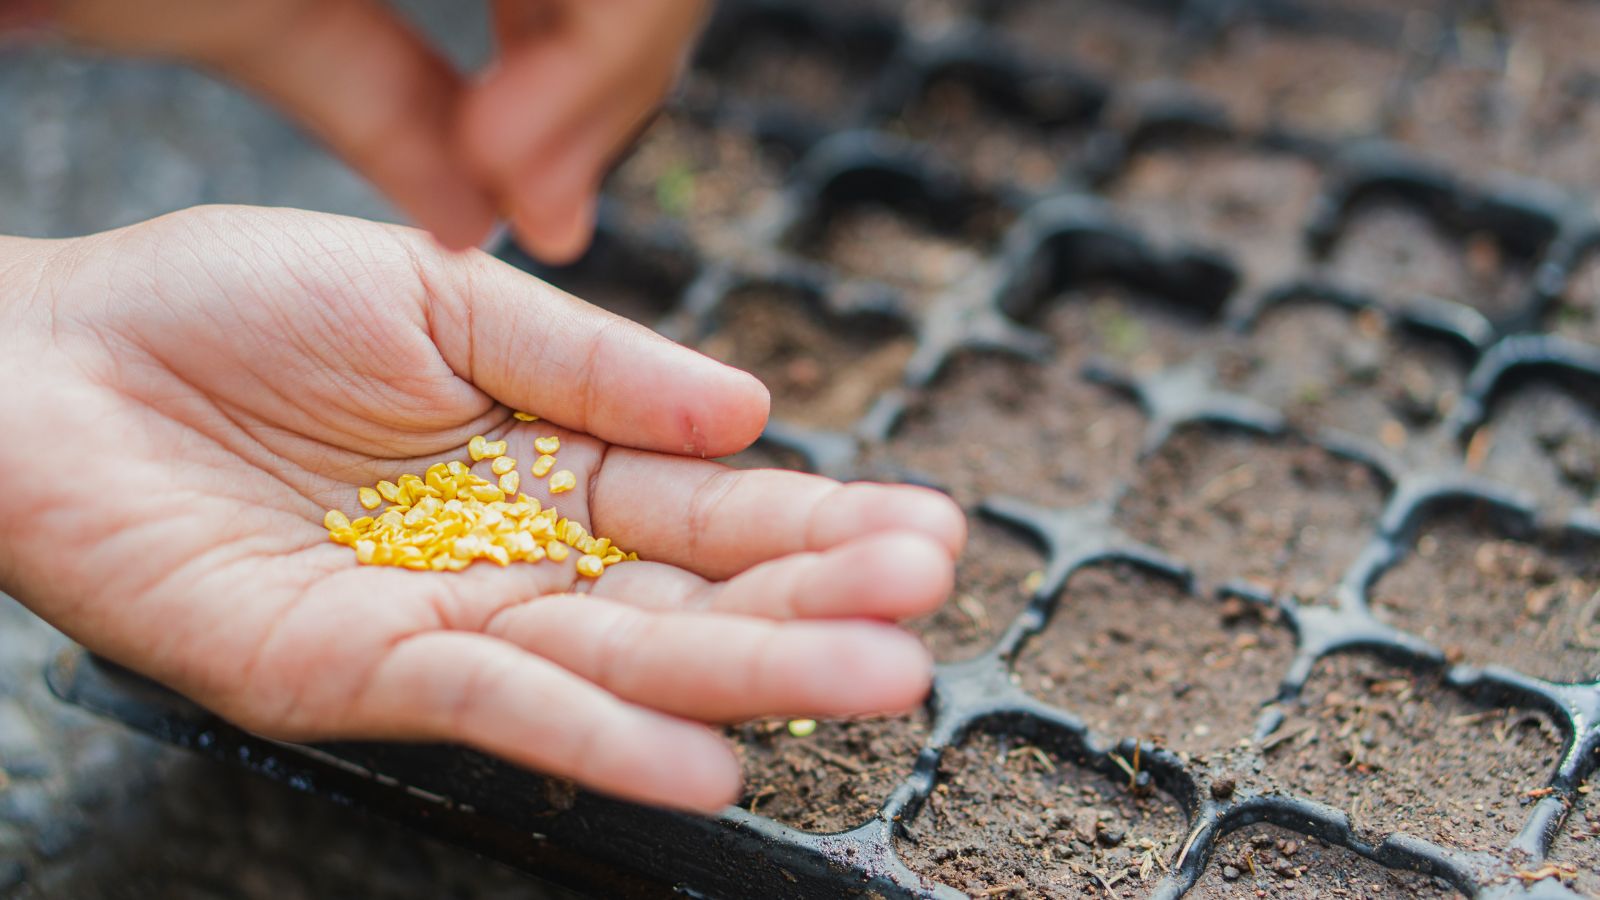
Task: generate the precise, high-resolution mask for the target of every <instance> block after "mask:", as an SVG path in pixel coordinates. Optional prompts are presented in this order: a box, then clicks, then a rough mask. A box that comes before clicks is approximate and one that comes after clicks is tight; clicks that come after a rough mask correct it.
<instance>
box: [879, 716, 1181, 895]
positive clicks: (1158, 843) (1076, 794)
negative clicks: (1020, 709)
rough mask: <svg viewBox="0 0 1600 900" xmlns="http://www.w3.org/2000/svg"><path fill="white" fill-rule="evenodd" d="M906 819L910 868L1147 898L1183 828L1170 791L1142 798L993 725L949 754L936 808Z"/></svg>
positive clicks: (992, 887)
mask: <svg viewBox="0 0 1600 900" xmlns="http://www.w3.org/2000/svg"><path fill="white" fill-rule="evenodd" d="M902 825H903V827H904V828H905V830H906V832H907V833H906V834H905V835H903V836H901V837H900V838H899V839H898V840H897V841H896V842H895V846H896V848H897V849H898V850H899V851H900V854H901V856H902V857H903V858H904V859H905V861H906V863H907V865H909V866H911V868H913V869H915V870H916V871H918V872H921V873H923V874H925V875H928V876H930V877H932V878H935V879H938V880H939V881H942V882H944V883H945V884H948V885H950V886H952V887H955V888H959V889H961V890H965V891H967V892H968V893H969V894H973V895H976V896H987V897H1107V896H1109V897H1142V896H1144V895H1145V894H1147V893H1148V892H1149V890H1150V886H1151V885H1152V884H1153V883H1154V882H1155V881H1157V880H1159V879H1160V877H1161V876H1162V875H1163V874H1164V873H1165V871H1166V869H1167V867H1168V866H1170V865H1171V863H1172V860H1173V859H1174V857H1175V856H1176V852H1177V847H1178V845H1179V844H1180V843H1181V842H1182V841H1183V837H1184V827H1185V826H1184V817H1183V813H1182V811H1181V810H1180V809H1179V808H1178V805H1177V804H1176V803H1174V802H1173V801H1172V800H1171V799H1170V798H1168V797H1165V796H1164V795H1161V794H1154V793H1152V794H1149V795H1147V796H1142V797H1136V796H1134V795H1133V794H1131V793H1130V792H1128V791H1127V790H1125V788H1124V783H1123V782H1121V781H1117V782H1113V781H1112V780H1110V779H1108V778H1106V777H1105V776H1103V775H1100V774H1098V773H1095V772H1090V771H1086V770H1084V769H1081V768H1078V767H1077V766H1074V765H1073V764H1072V763H1071V762H1069V761H1068V760H1067V759H1064V758H1063V757H1062V756H1060V755H1058V754H1056V753H1053V752H1051V751H1049V750H1047V749H1044V748H1041V747H1035V746H1032V745H1030V744H1027V743H1025V742H1024V739H1022V738H1015V737H1013V738H1001V737H995V736H993V735H990V734H987V733H980V734H976V735H974V736H972V737H970V738H968V740H967V741H966V742H964V743H962V744H960V745H959V746H956V747H952V748H951V749H949V750H946V751H945V753H944V755H943V757H942V758H941V759H940V762H939V781H938V785H937V787H935V789H934V792H933V794H932V795H931V796H930V797H929V798H928V802H927V805H926V806H924V807H923V809H922V810H921V811H919V812H918V814H917V816H916V817H915V818H914V819H913V820H912V821H910V822H906V823H902ZM1107 885H1109V888H1107V887H1106V886H1107Z"/></svg>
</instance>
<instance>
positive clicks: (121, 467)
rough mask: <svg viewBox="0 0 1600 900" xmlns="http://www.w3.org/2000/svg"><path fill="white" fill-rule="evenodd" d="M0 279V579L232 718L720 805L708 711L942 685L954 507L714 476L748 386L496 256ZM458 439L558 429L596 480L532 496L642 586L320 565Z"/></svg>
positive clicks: (272, 222)
mask: <svg viewBox="0 0 1600 900" xmlns="http://www.w3.org/2000/svg"><path fill="white" fill-rule="evenodd" d="M0 275H3V276H4V277H3V278H0V284H3V285H5V287H3V288H0V321H3V323H4V327H3V328H0V345H3V351H4V352H3V353H0V388H3V389H4V392H5V398H4V399H3V400H0V427H3V432H0V433H3V435H4V436H3V437H0V466H3V467H4V470H5V472H6V475H5V476H4V477H3V478H0V490H3V495H0V587H3V588H4V589H6V590H7V591H10V592H12V593H14V594H16V595H17V596H18V597H19V598H20V599H22V600H23V601H24V602H25V603H27V604H28V605H29V606H31V607H32V608H33V609H35V610H36V611H37V612H38V613H39V614H40V615H42V616H44V617H45V618H46V619H48V620H50V621H52V622H53V623H55V624H56V625H57V627H60V628H61V629H63V630H64V631H66V632H67V633H68V634H70V635H72V636H73V637H74V638H76V639H77V640H79V641H81V642H83V643H84V644H86V645H87V646H89V647H90V648H92V649H94V650H96V651H98V652H101V653H103V654H105V655H107V656H109V657H111V658H113V659H116V660H118V661H119V662H122V663H123V664H125V665H128V666H130V667H132V668H134V669H137V670H139V671H142V672H144V673H146V674H149V675H151V676H153V677H155V678H158V679H160V680H162V681H165V682H167V683H168V684H171V685H172V686H174V687H176V688H177V689H179V690H181V691H183V692H185V693H187V694H189V695H190V696H192V697H194V698H195V699H196V700H198V701H200V702H202V703H204V704H206V705H208V706H210V707H211V708H213V709H215V710H217V711H218V712H220V713H221V714H223V715H225V716H227V717H229V718H231V719H233V720H234V721H236V722H238V723H240V724H241V725H243V726H244V727H246V728H249V729H252V730H254V731H257V732H260V733H263V734H266V735H268V736H272V737H278V738H285V739H323V738H334V737H340V738H393V739H426V740H440V739H443V740H453V741H459V742H463V743H467V744H471V745H474V746H476V747H479V748H481V749H484V750H486V751H489V752H492V753H496V754H499V755H501V756H503V757H506V758H508V759H511V760H513V761H516V762H520V763H523V764H525V765H529V766H532V767H536V768H540V769H543V770H546V771H550V772H555V773H559V774H563V775H567V776H570V777H573V778H576V779H578V780H579V781H581V782H583V783H585V784H587V785H589V786H591V787H594V788H596V789H600V790H605V791H609V792H612V793H615V794H618V795H623V796H627V797H631V798H636V799H640V800H645V801H650V802H657V803H665V804H672V805H678V806H684V807H689V808H696V809H714V808H716V807H718V806H720V805H721V804H724V803H727V802H729V801H730V800H731V799H732V798H733V797H734V795H735V793H736V791H737V785H738V770H737V766H736V763H735V761H734V758H733V756H732V754H731V752H730V750H729V749H728V747H727V746H726V745H725V743H724V742H723V741H722V739H721V738H720V737H718V736H717V735H716V733H715V732H713V731H712V730H711V729H709V728H707V727H706V726H705V725H703V724H700V723H701V722H716V721H728V720H736V719H741V718H748V717H751V716H756V715H764V714H788V715H850V714H859V713H867V712H876V711H891V710H898V709H902V708H905V707H907V706H910V705H913V704H915V703H916V702H917V701H918V700H920V698H921V697H922V696H923V694H924V693H925V691H926V689H927V681H928V671H929V663H928V659H927V656H926V654H925V652H924V651H923V649H922V648H921V646H920V645H919V644H918V643H917V642H916V641H915V640H914V639H913V638H911V637H909V636H908V635H906V634H904V633H903V632H900V631H899V630H898V629H896V628H894V627H893V626H892V625H889V624H886V623H887V622H890V621H893V620H896V619H900V618H904V617H907V616H911V615H917V614H920V613H923V612H926V611H927V610H929V609H930V608H932V607H934V606H935V605H937V604H938V603H939V602H940V601H942V600H943V599H944V597H945V596H946V594H947V593H948V591H949V589H950V583H951V571H952V560H953V557H954V555H955V554H956V553H958V552H959V550H960V546H961V543H962V541H963V537H964V532H963V522H962V518H961V516H960V513H959V511H958V510H956V509H955V508H954V507H953V506H952V505H951V504H949V503H948V502H947V501H946V500H944V499H943V498H942V497H940V496H938V495H936V494H933V493H930V492H926V491H922V490H919V489H916V488H908V487H888V486H881V485H866V484H860V485H845V486H842V485H839V484H837V483H834V482H831V481H828V480H826V479H822V478H818V477H814V476H808V475H802V474H797V473H789V472H777V471H737V470H731V469H728V468H725V467H723V466H721V465H719V464H716V463H714V462H709V461H707V460H706V459H705V457H714V456H719V455H725V454H728V453H731V452H734V451H737V450H738V449H741V448H742V447H743V446H745V445H746V444H748V443H749V442H750V441H751V440H752V439H753V438H754V437H755V436H756V435H757V434H758V433H759V431H760V429H761V427H762V425H763V423H764V420H765V417H766V406H767V403H766V394H765V391H764V389H762V387H761V386H760V384H759V383H757V382H756V381H755V380H754V379H753V378H751V377H750V376H748V375H745V374H744V373H741V372H737V371H735V370H733V369H729V368H727V367H724V366H722V365H720V364H718V363H715V362H713V361H710V360H708V359H705V358H704V357H701V356H699V355H697V354H695V353H693V352H691V351H688V350H686V349H683V348H681V347H678V346H676V345H674V344H671V343H670V342H667V341H665V340H663V339H661V338H658V337H656V336H655V335H653V334H651V333H650V332H649V331H647V330H646V329H644V328H641V327H639V326H637V325H634V324H633V323H630V322H627V321H625V320H622V319H619V318H616V317H614V316H611V315H610V314H608V313H604V312H601V311H599V310H596V309H594V308H592V307H589V306H587V305H586V304H583V303H582V302H581V301H578V300H576V299H573V298H571V297H568V296H566V295H564V294H561V293H560V292H558V291H556V290H554V289H552V288H549V287H547V286H545V285H542V284H540V283H539V282H537V281H535V280H533V279H531V278H529V277H528V276H526V275H524V274H522V273H519V272H517V271H515V270H513V269H511V268H509V267H506V266H504V265H502V264H500V263H498V262H496V261H494V260H493V259H491V258H489V257H487V256H484V255H482V254H476V253H474V254H468V255H462V256H451V255H448V254H445V253H443V252H442V251H439V250H437V249H436V248H435V247H434V246H433V245H432V244H431V243H430V242H429V241H428V240H427V239H426V238H425V237H423V236H421V235H420V234H418V233H415V232H411V231H409V230H405V229H399V228H393V227H388V226H380V225H375V224H372V223H367V222H361V221H357V220H351V219H342V218H336V217H331V216H321V215H315V214H311V213H303V212H294V211H286V210H260V209H230V208H207V209H200V210H194V211H190V212H185V213H180V214H177V215H174V216H169V217H166V218H164V219H159V220H156V221H153V222H149V223H145V224H143V225H139V226H135V227H133V228H129V229H124V230H121V231H117V232H110V233H107V234H104V235H97V236H94V237H90V238H83V239H79V240H74V241H68V242H49V243H46V242H5V243H0ZM512 409H521V410H527V411H529V412H532V413H536V414H538V415H539V416H541V417H542V420H541V421H539V422H537V423H534V424H526V423H522V422H519V421H517V420H515V419H513V417H512V415H511V410H512ZM475 434H484V435H487V436H489V437H490V438H505V439H506V440H507V441H508V442H509V444H510V455H512V456H515V457H518V458H519V459H522V460H524V461H531V460H533V459H534V458H535V457H536V456H537V454H536V453H534V451H533V449H532V442H533V439H534V438H535V437H537V436H541V435H544V434H557V435H559V436H560V437H561V439H562V444H563V446H562V451H561V453H560V461H561V466H562V467H563V468H567V469H571V470H572V471H573V472H574V473H575V474H576V475H577V479H578V486H577V488H576V489H575V490H573V491H571V492H570V493H565V494H561V495H559V496H557V497H555V498H551V497H549V495H548V494H547V493H545V487H544V485H542V484H540V483H538V482H537V481H536V480H534V479H532V478H531V477H528V476H527V475H526V472H525V471H524V484H523V490H524V491H525V492H527V493H529V494H530V495H533V496H535V497H537V498H538V499H539V500H540V501H541V502H545V503H550V502H554V503H555V504H556V505H557V507H558V508H559V509H560V511H561V514H562V515H565V516H570V517H572V518H574V519H576V520H577V521H579V522H581V523H583V524H584V525H585V526H586V527H588V528H589V529H590V531H592V532H594V533H596V534H602V535H605V536H607V537H611V538H613V539H614V540H616V541H617V543H618V544H620V545H622V546H623V547H625V548H627V549H629V550H635V551H637V552H638V553H639V554H640V556H641V557H642V558H643V561H641V562H624V563H620V564H618V565H616V566H613V567H611V568H610V569H608V570H607V571H606V572H605V574H604V575H603V576H602V577H600V578H599V579H597V580H592V581H591V580H589V579H579V578H577V577H576V575H575V573H574V569H573V562H572V560H571V559H569V560H567V561H566V562H565V563H562V564H557V563H553V562H548V561H547V562H544V563H540V564H536V565H512V566H509V567H505V568H501V567H498V566H495V565H492V564H490V563H481V562H480V563H478V564H475V565H473V566H471V567H470V568H468V569H467V570H466V571H464V572H459V573H448V572H440V573H435V572H412V571H406V570H402V569H394V568H384V567H371V566H358V565H357V564H356V562H355V559H354V556H353V554H352V553H351V551H350V550H349V549H348V548H346V547H342V546H336V545H334V544H331V543H329V542H328V540H327V533H326V531H325V530H324V529H323V528H322V526H321V519H322V514H323V511H324V510H325V509H326V508H330V507H332V508H340V509H343V510H345V511H346V512H348V513H350V514H351V515H355V514H357V513H358V512H360V511H361V510H360V509H359V507H357V505H356V500H355V498H356V492H355V488H356V487H357V486H359V485H367V484H372V483H373V482H375V481H377V480H378V479H382V478H388V479H393V478H396V477H397V476H399V475H400V474H402V473H405V472H418V473H420V472H421V471H422V470H423V469H424V468H426V466H428V465H430V464H432V463H434V462H438V461H442V460H448V459H464V458H465V453H464V451H463V450H462V448H463V447H465V445H466V444H467V441H468V439H469V438H470V437H471V436H472V435H475ZM523 468H524V470H525V469H526V465H524V467H523Z"/></svg>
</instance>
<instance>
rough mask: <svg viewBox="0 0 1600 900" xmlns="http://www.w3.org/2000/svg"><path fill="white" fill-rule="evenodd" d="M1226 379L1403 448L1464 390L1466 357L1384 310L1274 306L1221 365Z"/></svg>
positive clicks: (1311, 424) (1296, 411) (1313, 424)
mask: <svg viewBox="0 0 1600 900" xmlns="http://www.w3.org/2000/svg"><path fill="white" fill-rule="evenodd" d="M1223 370H1224V373H1225V375H1226V381H1225V383H1226V384H1227V386H1228V387H1230V388H1232V389H1234V390H1237V391H1239V392H1240V393H1243V394H1246V395H1248V396H1251V397H1254V398H1256V399H1258V400H1260V401H1262V402H1264V403H1266V404H1268V405H1270V406H1273V407H1275V408H1277V409H1279V410H1281V411H1283V412H1284V413H1285V414H1286V415H1288V416H1289V418H1290V419H1291V421H1293V422H1294V423H1295V424H1296V425H1297V426H1299V427H1300V428H1302V429H1303V430H1305V431H1307V432H1313V431H1315V430H1317V429H1320V428H1335V429H1338V430H1340V431H1343V432H1346V433H1349V434H1354V435H1359V436H1361V437H1365V438H1369V439H1373V440H1377V441H1378V442H1380V443H1382V444H1384V445H1385V446H1388V447H1389V448H1390V449H1392V450H1399V449H1401V448H1402V447H1403V446H1404V445H1405V444H1406V443H1407V442H1408V441H1409V438H1410V435H1411V434H1412V433H1413V432H1415V431H1417V430H1419V429H1424V428H1427V427H1430V426H1433V425H1436V424H1438V422H1439V420H1440V419H1441V418H1443V417H1444V416H1445V415H1446V414H1448V413H1449V412H1450V410H1451V409H1453V408H1454V407H1455V404H1456V403H1457V401H1458V400H1459V399H1460V396H1461V387H1462V383H1463V382H1464V380H1465V377H1466V369H1465V364H1464V362H1463V361H1462V360H1461V359H1460V358H1459V357H1458V356H1457V355H1455V354H1454V353H1452V352H1451V351H1450V349H1449V348H1448V347H1445V346H1443V345H1440V344H1437V343H1433V342H1426V341H1423V340H1421V339H1417V338H1411V337H1409V336H1406V335H1403V334H1400V333H1397V332H1396V331H1394V330H1393V329H1391V328H1390V327H1389V326H1388V325H1387V324H1386V323H1385V320H1384V318H1383V317H1382V316H1381V315H1378V314H1376V313H1374V312H1360V313H1352V312H1350V311H1349V310H1346V309H1343V308H1341V307H1337V306H1333V305H1331V304H1324V303H1314V302H1305V303H1291V304H1288V305H1284V306H1279V307H1276V308H1274V309H1272V310H1270V311H1269V312H1267V313H1266V315H1265V316H1263V317H1262V318H1261V320H1260V321H1259V322H1258V323H1257V324H1256V326H1255V330H1254V332H1253V334H1252V340H1251V341H1250V342H1249V343H1247V344H1244V345H1241V346H1240V347H1238V349H1237V350H1236V351H1235V352H1234V353H1232V354H1231V355H1230V357H1229V359H1228V360H1227V364H1226V365H1225V366H1224V367H1223Z"/></svg>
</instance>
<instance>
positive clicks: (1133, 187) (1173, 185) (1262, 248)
mask: <svg viewBox="0 0 1600 900" xmlns="http://www.w3.org/2000/svg"><path fill="white" fill-rule="evenodd" d="M1319 178H1320V176H1319V174H1318V171H1317V168H1316V167H1315V166H1314V165H1312V164H1311V163H1309V162H1307V161H1306V160H1305V159H1303V158H1299V157H1293V156H1289V155H1287V154H1275V153H1265V152H1256V151H1251V150H1247V149H1245V148H1241V147H1235V146H1231V145H1228V144H1220V143H1212V142H1207V143H1203V144H1199V145H1164V146H1162V147H1161V148H1159V149H1156V150H1153V151H1150V152H1145V153H1141V154H1139V155H1138V156H1136V157H1134V158H1133V160H1132V161H1131V162H1130V163H1129V165H1128V168H1127V169H1126V170H1125V171H1124V173H1123V174H1122V175H1121V176H1120V177H1119V178H1118V179H1117V181H1116V182H1114V183H1113V184H1112V185H1111V186H1110V187H1109V188H1108V189H1107V195H1108V196H1109V197H1110V198H1111V201H1112V203H1113V204H1115V205H1116V207H1117V210H1118V211H1119V213H1121V214H1122V215H1123V216H1124V217H1125V218H1126V219H1127V220H1128V221H1129V222H1130V223H1131V224H1133V225H1136V226H1137V227H1138V228H1140V229H1141V230H1142V231H1144V232H1145V233H1147V234H1150V235H1152V236H1154V237H1155V238H1157V239H1158V240H1160V241H1162V242H1164V243H1169V244H1190V245H1199V246H1208V247H1212V248H1215V249H1219V250H1222V251H1224V252H1225V253H1226V254H1227V255H1228V256H1229V257H1230V258H1231V259H1232V260H1233V261H1234V262H1235V263H1237V264H1238V265H1240V266H1241V267H1242V268H1243V273H1242V274H1243V275H1244V276H1245V282H1246V289H1251V290H1260V289H1262V288H1265V287H1268V286H1271V285H1273V284H1277V283H1280V282H1282V281H1285V280H1287V279H1288V277H1289V276H1290V275H1292V274H1293V273H1294V272H1295V271H1296V270H1297V269H1299V268H1300V265H1301V262H1302V260H1303V258H1304V257H1305V255H1306V254H1305V252H1304V245H1305V238H1304V226H1305V221H1306V216H1307V215H1308V213H1309V212H1310V209H1311V204H1312V202H1313V201H1314V200H1316V197H1317V193H1318V190H1319V189H1320V187H1321V184H1320V180H1319Z"/></svg>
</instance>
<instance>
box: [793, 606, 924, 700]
mask: <svg viewBox="0 0 1600 900" xmlns="http://www.w3.org/2000/svg"><path fill="white" fill-rule="evenodd" d="M791 627H795V628H804V629H806V630H819V631H818V633H820V634H824V635H825V638H824V640H822V641H817V642H816V643H814V644H811V645H810V646H809V647H808V648H807V651H808V652H807V655H808V656H809V657H810V668H811V679H810V686H811V691H812V696H811V698H810V699H811V703H810V704H808V706H809V707H811V708H809V709H807V710H805V711H806V712H814V713H816V714H819V715H828V716H861V715H874V714H886V713H901V712H906V711H908V710H911V709H914V708H915V707H916V706H917V705H918V704H920V703H921V702H922V701H923V700H924V699H925V698H926V697H927V695H928V690H929V688H930V687H931V686H932V684H933V656H932V655H931V654H929V652H928V648H927V647H925V646H923V644H922V641H920V640H918V639H917V638H916V637H913V636H912V635H911V634H909V633H907V632H906V631H904V630H902V629H900V628H897V627H895V626H893V625H886V624H883V623H881V622H849V623H816V624H809V625H796V626H791ZM806 645H807V642H805V641H796V646H800V647H806Z"/></svg>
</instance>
